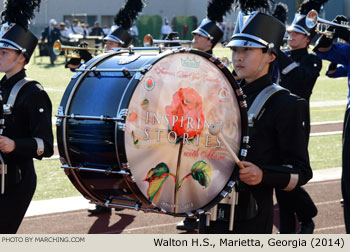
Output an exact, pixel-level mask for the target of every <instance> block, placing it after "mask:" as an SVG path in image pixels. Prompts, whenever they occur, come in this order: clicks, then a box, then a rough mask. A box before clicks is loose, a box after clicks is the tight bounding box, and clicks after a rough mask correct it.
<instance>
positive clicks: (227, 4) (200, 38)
mask: <svg viewBox="0 0 350 252" xmlns="http://www.w3.org/2000/svg"><path fill="white" fill-rule="evenodd" d="M233 2H234V0H225V1H223V0H212V1H211V2H209V3H208V7H207V14H208V18H205V19H203V20H202V22H201V23H200V25H199V26H198V27H197V29H195V30H194V31H192V35H194V38H193V41H192V47H193V48H195V49H197V50H199V51H203V52H206V53H208V54H210V55H212V54H213V48H214V47H215V45H216V44H217V43H218V42H219V41H220V40H221V39H222V37H223V36H224V33H223V31H222V30H221V28H220V27H219V26H218V22H222V21H223V20H222V19H223V16H224V15H225V13H226V12H229V11H230V10H231V6H232V4H233ZM197 227H198V223H197V219H195V218H188V217H187V218H185V219H184V220H183V221H181V222H179V223H178V224H177V225H176V229H178V230H185V231H193V230H194V229H196V228H197Z"/></svg>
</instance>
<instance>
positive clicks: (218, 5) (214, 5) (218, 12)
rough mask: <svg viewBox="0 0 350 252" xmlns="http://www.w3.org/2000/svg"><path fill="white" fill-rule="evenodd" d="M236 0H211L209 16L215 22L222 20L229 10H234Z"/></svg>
mask: <svg viewBox="0 0 350 252" xmlns="http://www.w3.org/2000/svg"><path fill="white" fill-rule="evenodd" d="M234 1H235V0H211V1H210V2H209V3H208V8H207V17H208V19H210V20H211V21H213V22H222V21H223V17H224V16H225V14H226V13H227V12H230V11H231V10H232V4H233V2H234Z"/></svg>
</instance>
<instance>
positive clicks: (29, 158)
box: [0, 1, 53, 234]
mask: <svg viewBox="0 0 350 252" xmlns="http://www.w3.org/2000/svg"><path fill="white" fill-rule="evenodd" d="M8 2H10V1H8ZM26 3H27V6H26V7H27V8H28V1H27V2H26ZM35 4H36V3H34V4H33V6H31V7H32V8H33V9H32V11H33V10H34V8H36V7H37V5H35ZM20 6H22V7H23V6H25V4H24V3H21V4H20ZM7 10H8V11H10V12H11V13H12V16H13V13H14V12H13V11H17V12H16V13H20V10H18V9H16V10H13V9H11V8H7ZM5 16H6V13H5ZM4 20H5V21H6V23H3V25H2V33H1V36H0V50H8V51H10V52H12V51H13V52H15V51H17V52H18V57H20V56H21V55H20V54H23V55H24V57H25V60H26V63H27V62H29V60H30V57H31V55H32V53H33V51H34V50H35V47H36V45H37V41H38V40H37V38H36V37H35V36H34V35H33V34H32V33H31V32H30V31H29V30H28V29H27V28H26V27H23V26H21V25H20V24H18V22H19V21H20V20H19V19H15V20H16V22H17V23H13V21H14V20H11V19H7V18H5V19H4ZM26 22H27V21H26ZM22 24H23V23H22ZM1 57H2V56H1ZM1 57H0V62H1V61H3V60H4V59H3V58H1ZM17 59H18V58H17ZM23 64H24V61H23ZM13 68H14V67H13V66H12V68H11V67H10V68H9V69H8V70H4V69H1V70H2V71H4V72H5V73H6V74H7V73H8V72H10V71H11V69H13ZM22 85H23V86H22ZM17 88H18V89H17ZM16 89H17V91H18V92H15V90H16ZM0 90H1V92H2V96H3V102H4V104H7V105H8V106H4V108H5V109H4V111H5V116H4V118H5V129H4V132H3V136H1V137H0V138H1V140H0V142H1V143H0V149H1V151H2V152H3V153H2V155H3V156H4V160H5V164H6V165H7V173H6V175H5V192H4V194H0V205H1V208H0V216H1V218H0V233H2V234H5V233H16V232H17V230H18V228H19V225H20V224H21V222H22V219H23V217H24V215H25V212H26V210H27V208H28V206H29V203H30V201H31V199H32V197H33V195H34V192H35V188H36V174H35V170H34V164H33V158H36V159H42V158H43V157H49V156H51V155H52V154H53V135H52V128H51V127H52V124H51V112H52V111H51V110H52V107H51V101H50V99H49V97H48V95H47V93H46V92H45V91H44V89H43V87H42V86H41V85H40V84H39V83H38V82H37V81H34V80H28V79H26V74H25V70H24V69H23V68H22V70H20V71H19V72H17V73H15V74H13V75H12V76H11V77H9V78H7V76H4V77H3V78H2V79H1V81H0ZM13 97H15V99H13ZM5 139H7V141H14V150H12V151H5V150H6V148H4V147H3V146H2V145H3V141H4V140H5ZM4 151H5V152H6V153H4ZM0 183H1V182H0Z"/></svg>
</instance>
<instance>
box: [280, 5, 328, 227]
mask: <svg viewBox="0 0 350 252" xmlns="http://www.w3.org/2000/svg"><path fill="white" fill-rule="evenodd" d="M327 1H328V0H326V1H313V0H311V1H310V0H306V1H304V2H303V3H302V4H301V5H300V8H299V11H298V13H297V14H296V15H295V18H294V21H293V23H292V24H291V25H290V26H289V27H288V28H287V32H288V34H289V37H288V40H287V43H288V45H289V48H290V49H291V50H290V51H287V52H284V53H283V52H281V51H280V52H279V53H278V55H277V59H278V66H279V70H280V82H279V84H280V85H281V86H282V87H285V88H287V89H288V90H289V91H290V92H291V93H293V94H296V95H298V96H300V97H301V98H304V99H305V100H306V101H307V102H308V105H310V96H311V93H312V89H313V87H314V85H315V83H316V80H317V78H318V76H319V75H320V71H321V68H322V61H321V59H320V58H319V57H317V56H316V55H314V54H309V52H308V47H309V44H310V42H311V40H312V39H313V37H314V36H315V34H316V33H315V27H312V28H309V27H308V26H307V24H306V15H307V13H308V12H309V11H311V10H316V11H318V12H319V11H320V10H321V7H322V5H323V4H324V3H325V2H327ZM306 126H307V128H306V130H307V140H308V141H309V134H310V118H309V120H308V122H307V124H306ZM276 198H277V202H278V205H279V214H280V226H279V232H280V233H281V234H293V233H294V234H295V233H296V217H297V219H298V221H299V222H300V231H299V233H300V234H312V233H313V230H314V228H315V224H314V222H313V220H312V218H314V217H315V216H316V215H317V208H316V206H315V204H314V202H313V201H312V199H311V197H310V195H309V194H308V193H307V192H306V191H305V189H304V188H302V187H297V188H295V189H294V190H292V191H290V192H286V191H283V190H276ZM295 215H296V216H295Z"/></svg>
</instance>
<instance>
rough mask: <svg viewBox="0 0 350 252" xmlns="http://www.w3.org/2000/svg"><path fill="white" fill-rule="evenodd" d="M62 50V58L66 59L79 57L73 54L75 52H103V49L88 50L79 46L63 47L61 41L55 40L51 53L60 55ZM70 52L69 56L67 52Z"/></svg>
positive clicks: (88, 48)
mask: <svg viewBox="0 0 350 252" xmlns="http://www.w3.org/2000/svg"><path fill="white" fill-rule="evenodd" d="M63 50H64V56H65V57H67V58H79V57H80V56H79V55H77V54H75V53H74V51H75V50H87V51H101V52H103V49H100V48H90V47H86V46H83V47H80V46H65V45H62V43H61V41H59V40H56V41H55V43H53V53H54V54H55V55H60V54H61V52H62V51H63ZM69 51H71V53H70V54H68V52H69Z"/></svg>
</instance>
